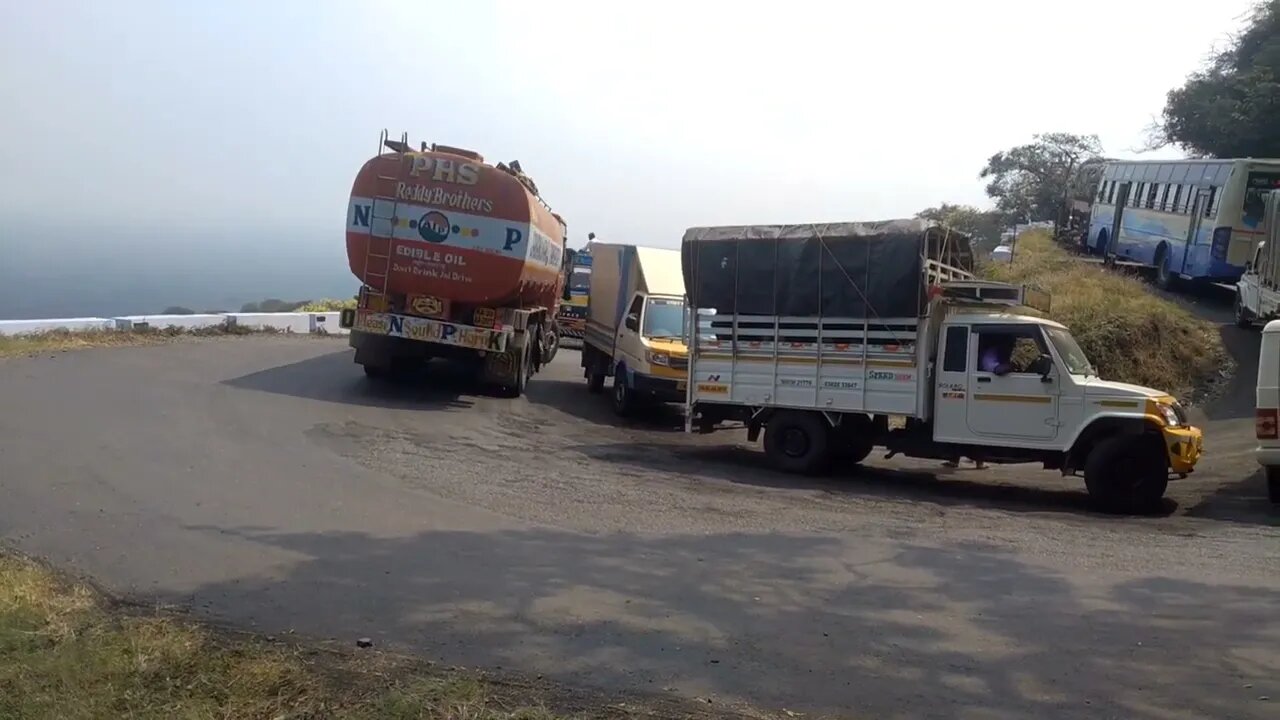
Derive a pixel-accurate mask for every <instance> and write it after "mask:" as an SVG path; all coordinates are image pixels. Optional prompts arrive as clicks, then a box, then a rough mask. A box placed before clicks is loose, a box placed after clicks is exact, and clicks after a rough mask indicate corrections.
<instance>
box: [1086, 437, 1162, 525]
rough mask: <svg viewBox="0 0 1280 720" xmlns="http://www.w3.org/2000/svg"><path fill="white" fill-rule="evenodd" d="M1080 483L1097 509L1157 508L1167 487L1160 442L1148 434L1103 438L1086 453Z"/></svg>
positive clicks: (1136, 510) (1133, 510)
mask: <svg viewBox="0 0 1280 720" xmlns="http://www.w3.org/2000/svg"><path fill="white" fill-rule="evenodd" d="M1084 484H1085V488H1086V489H1088V491H1089V497H1090V498H1091V499H1092V500H1093V502H1094V503H1095V504H1096V505H1097V506H1098V508H1099V509H1101V510H1104V511H1106V512H1113V513H1147V512H1152V511H1155V510H1157V509H1159V507H1160V499H1161V498H1163V497H1164V491H1165V489H1166V488H1167V487H1168V486H1169V465H1168V458H1167V457H1166V456H1165V449H1164V443H1163V442H1161V440H1160V439H1159V438H1156V437H1152V436H1150V435H1138V436H1134V435H1120V436H1116V437H1111V438H1108V439H1106V440H1103V441H1102V442H1101V443H1099V444H1098V445H1097V446H1095V447H1094V448H1093V451H1092V452H1090V453H1089V458H1088V460H1086V461H1085V465H1084Z"/></svg>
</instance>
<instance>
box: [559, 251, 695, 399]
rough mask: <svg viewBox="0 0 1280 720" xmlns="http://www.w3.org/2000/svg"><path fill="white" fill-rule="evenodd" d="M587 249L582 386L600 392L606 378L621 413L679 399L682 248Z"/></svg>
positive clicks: (682, 379) (684, 357)
mask: <svg viewBox="0 0 1280 720" xmlns="http://www.w3.org/2000/svg"><path fill="white" fill-rule="evenodd" d="M591 254H592V277H591V287H590V292H589V300H588V302H587V327H586V334H585V336H584V339H583V347H582V367H583V375H584V376H585V377H586V378H587V389H588V390H589V391H590V392H593V393H600V392H603V391H604V385H605V379H606V378H608V377H612V378H613V392H612V401H613V409H614V411H615V412H616V413H618V414H619V415H626V414H628V413H630V412H631V411H632V410H634V409H635V407H636V405H637V404H638V403H643V402H646V401H649V402H683V401H684V399H685V393H686V388H687V385H686V381H687V377H686V375H687V372H688V357H689V356H688V352H687V350H686V349H685V345H684V328H685V303H684V279H683V276H682V275H681V272H680V252H679V251H678V250H667V249H662V248H647V247H638V246H635V245H620V244H612V243H593V244H592V246H591Z"/></svg>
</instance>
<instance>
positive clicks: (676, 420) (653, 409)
mask: <svg viewBox="0 0 1280 720" xmlns="http://www.w3.org/2000/svg"><path fill="white" fill-rule="evenodd" d="M611 391H612V386H611V385H605V389H604V392H603V393H600V394H599V395H592V394H590V393H588V392H587V381H586V380H579V381H572V380H552V379H549V378H535V379H534V380H533V382H531V383H529V389H528V391H527V396H528V398H529V402H531V403H534V404H537V405H545V406H547V407H551V408H555V409H556V410H559V411H560V412H562V413H565V414H567V415H572V416H573V417H576V418H578V419H579V420H586V421H587V422H590V423H594V424H597V425H608V426H613V427H618V428H629V429H637V430H659V431H670V432H683V431H684V411H683V409H682V407H681V406H680V405H677V404H673V403H648V404H645V405H642V406H640V407H639V408H637V409H636V411H635V412H634V413H633V415H632V416H630V417H626V418H622V417H619V416H618V415H617V414H615V413H614V412H613V405H612V402H611V400H612V398H611V397H610V394H609V393H610V392H611Z"/></svg>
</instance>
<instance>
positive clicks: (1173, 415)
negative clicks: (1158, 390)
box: [1156, 403, 1181, 427]
mask: <svg viewBox="0 0 1280 720" xmlns="http://www.w3.org/2000/svg"><path fill="white" fill-rule="evenodd" d="M1156 407H1157V408H1159V410H1160V414H1161V415H1163V416H1164V424H1165V425H1168V426H1169V427H1178V425H1180V424H1181V423H1180V422H1179V421H1178V411H1177V410H1174V409H1173V406H1172V405H1165V404H1164V403H1160V404H1158V405H1156Z"/></svg>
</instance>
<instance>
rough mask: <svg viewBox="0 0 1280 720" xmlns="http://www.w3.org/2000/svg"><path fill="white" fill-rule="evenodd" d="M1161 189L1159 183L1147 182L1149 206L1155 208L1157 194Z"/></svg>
mask: <svg viewBox="0 0 1280 720" xmlns="http://www.w3.org/2000/svg"><path fill="white" fill-rule="evenodd" d="M1159 191H1160V184H1159V183H1147V205H1146V206H1147V208H1149V209H1154V208H1155V206H1156V194H1157V193H1158V192H1159Z"/></svg>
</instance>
